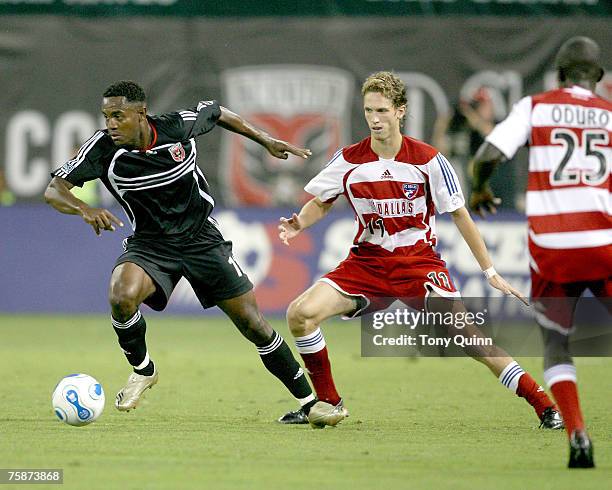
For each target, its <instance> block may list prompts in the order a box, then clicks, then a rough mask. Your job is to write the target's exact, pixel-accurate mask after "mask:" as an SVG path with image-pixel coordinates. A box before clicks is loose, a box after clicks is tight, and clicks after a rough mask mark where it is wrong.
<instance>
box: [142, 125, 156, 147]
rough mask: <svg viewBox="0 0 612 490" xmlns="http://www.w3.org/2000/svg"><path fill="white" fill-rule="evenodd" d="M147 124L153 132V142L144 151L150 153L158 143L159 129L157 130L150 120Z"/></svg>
mask: <svg viewBox="0 0 612 490" xmlns="http://www.w3.org/2000/svg"><path fill="white" fill-rule="evenodd" d="M147 123H148V124H149V127H150V128H151V129H152V130H153V140H152V141H151V143H150V144H149V146H147V147H146V148H145V149H144V150H142V151H149V150H150V149H151V148H153V147H154V146H155V143H157V129H155V125H154V124H153V123H152V122H151V121H149V120H148V119H147Z"/></svg>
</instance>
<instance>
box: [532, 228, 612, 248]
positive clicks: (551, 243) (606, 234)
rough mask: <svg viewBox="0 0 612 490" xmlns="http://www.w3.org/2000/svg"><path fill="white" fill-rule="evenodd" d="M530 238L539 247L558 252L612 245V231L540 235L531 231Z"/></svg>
mask: <svg viewBox="0 0 612 490" xmlns="http://www.w3.org/2000/svg"><path fill="white" fill-rule="evenodd" d="M529 237H530V238H531V239H532V240H533V243H535V244H536V245H537V246H538V247H542V248H552V249H557V250H565V249H568V248H592V247H602V246H604V245H610V244H612V230H591V231H566V232H561V233H540V234H538V235H536V234H535V233H533V231H531V230H529Z"/></svg>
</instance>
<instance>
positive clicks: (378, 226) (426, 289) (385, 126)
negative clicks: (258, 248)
mask: <svg viewBox="0 0 612 490" xmlns="http://www.w3.org/2000/svg"><path fill="white" fill-rule="evenodd" d="M362 95H363V107H364V114H365V119H366V121H367V123H368V126H369V128H370V136H369V137H368V138H366V139H364V140H362V141H361V142H359V143H357V144H354V145H352V146H349V147H346V148H343V149H341V150H340V151H338V152H337V153H336V154H335V155H334V156H333V157H332V159H331V161H330V162H329V163H328V164H327V166H326V167H325V168H324V169H323V170H322V171H321V172H320V173H319V174H318V175H316V176H315V177H314V178H313V179H312V180H311V181H310V182H309V183H308V184H307V185H306V187H305V189H306V191H307V192H309V193H310V194H312V195H313V196H314V197H313V199H312V200H310V201H309V202H308V203H306V205H305V206H304V207H303V208H302V210H301V211H300V212H299V214H293V216H292V217H291V218H290V219H286V218H281V222H280V225H279V231H280V239H281V240H283V241H284V242H285V243H286V244H288V241H289V240H291V239H292V238H294V237H295V236H297V235H298V234H299V233H300V232H301V231H302V230H303V229H305V228H307V227H309V226H311V225H313V224H314V223H316V222H318V221H319V220H320V219H322V218H323V217H324V216H325V215H326V214H327V212H328V211H329V210H330V209H331V207H332V206H333V203H334V202H335V200H336V199H337V198H338V197H339V196H341V195H342V196H344V197H345V198H346V199H347V200H348V202H349V204H350V206H351V207H352V209H353V211H354V213H355V219H356V223H357V232H356V235H355V238H354V241H353V246H352V248H351V250H350V253H349V256H348V257H347V258H346V259H345V260H344V261H343V262H341V263H340V264H339V265H338V267H336V269H334V270H333V271H331V272H329V273H328V274H326V275H325V276H324V277H323V278H321V279H320V280H319V281H317V282H316V283H315V284H314V285H313V286H312V287H311V288H310V289H308V290H307V291H306V292H304V293H303V294H302V295H300V296H299V297H298V298H297V299H296V300H294V301H293V302H292V303H291V305H290V306H289V309H288V311H287V319H288V322H289V328H290V330H291V332H292V334H293V335H294V337H295V342H296V345H297V349H298V352H299V353H300V355H301V356H302V359H303V361H304V364H305V366H306V369H307V370H308V373H309V375H310V378H311V380H312V382H313V384H314V387H315V390H316V392H317V395H318V397H319V399H321V400H324V401H327V402H328V403H329V404H331V405H333V406H334V410H335V411H336V412H337V413H340V414H342V415H344V416H347V415H348V412H347V410H346V408H345V407H344V405H343V402H342V400H341V398H340V396H339V395H338V392H337V391H336V387H335V385H334V381H333V378H332V373H331V367H330V362H329V358H328V353H327V347H326V344H325V340H324V338H323V334H322V332H321V330H320V328H319V325H320V323H321V322H323V321H324V320H326V319H327V318H330V317H333V316H336V315H344V316H345V317H355V316H357V315H360V314H361V313H363V312H364V311H375V310H379V309H384V308H386V307H387V306H389V304H390V303H391V302H393V299H394V298H410V299H409V302H410V303H411V304H410V305H409V306H411V307H414V308H416V309H419V310H421V309H428V310H437V311H440V310H442V311H444V309H446V311H457V308H459V309H463V310H464V306H463V304H462V302H461V301H460V299H459V298H460V294H459V292H458V291H457V289H456V288H455V286H454V285H453V282H452V280H451V278H450V275H449V273H448V270H447V269H446V264H445V262H444V261H443V260H442V259H441V258H440V257H439V255H438V254H437V253H436V251H435V245H436V241H437V239H436V232H435V224H434V219H435V213H436V212H438V213H446V212H448V213H451V215H452V217H453V220H454V222H455V224H456V226H457V228H458V229H459V231H460V233H461V235H462V236H463V238H464V239H465V241H466V242H467V244H468V245H469V247H470V249H471V251H472V253H473V254H474V257H475V258H476V260H477V261H478V263H479V265H480V267H481V268H482V270H483V273H484V274H485V276H486V277H487V279H488V281H489V284H490V285H491V286H493V287H494V288H496V289H499V290H500V291H502V292H503V293H505V294H513V295H515V296H517V297H519V298H522V297H521V294H520V293H519V292H518V291H517V290H515V289H514V288H513V287H512V286H511V285H510V284H508V283H507V282H506V281H505V280H504V279H503V278H502V277H501V276H500V275H499V274H497V273H496V272H495V269H494V268H493V263H492V262H491V259H490V257H489V254H488V252H487V249H486V247H485V244H484V242H483V240H482V238H481V236H480V233H479V232H478V229H477V228H476V226H475V225H474V222H473V221H472V219H471V217H470V215H469V213H468V211H467V210H466V209H465V207H464V198H463V194H462V192H461V189H460V187H459V185H458V183H457V177H456V175H455V172H454V171H453V168H452V167H451V165H450V164H449V163H448V161H447V160H446V159H445V158H444V156H442V155H441V154H440V153H439V152H438V151H437V150H435V149H434V148H432V147H431V146H429V145H427V144H425V143H422V142H420V141H417V140H415V139H412V138H409V137H407V136H403V135H402V133H401V124H402V121H403V118H404V116H405V112H406V88H405V86H404V83H403V82H402V81H401V80H400V79H399V78H398V77H396V76H395V75H394V74H393V73H390V72H380V73H375V74H373V75H371V76H370V77H368V78H367V79H366V81H365V83H364V84H363V87H362ZM445 299H448V300H450V301H447V300H445ZM434 305H435V306H434ZM468 330H469V329H468ZM466 333H467V332H466ZM466 353H468V354H469V355H471V356H472V357H474V358H475V359H477V360H479V361H481V362H482V363H484V364H485V365H486V366H487V367H488V368H489V369H490V370H491V371H492V372H493V373H494V374H495V375H496V376H498V377H499V380H500V381H501V382H502V383H503V384H504V385H505V386H506V387H507V388H509V389H510V390H512V392H514V393H516V394H517V395H519V396H521V397H524V398H525V399H526V400H527V401H528V402H529V403H530V404H531V405H532V406H533V407H534V409H535V411H536V413H537V415H538V417H539V418H540V420H541V422H542V425H543V426H544V427H549V428H558V427H560V426H561V424H562V422H561V420H560V418H559V416H558V412H557V411H556V410H555V407H554V404H553V402H552V401H551V400H550V399H549V398H548V396H547V395H546V394H545V393H544V390H543V389H542V388H541V387H540V386H539V385H538V384H537V383H536V382H535V381H534V380H533V378H532V377H531V376H530V375H529V374H528V373H525V372H524V371H523V369H522V368H521V367H520V366H519V365H518V363H516V362H515V361H514V359H512V358H511V357H510V356H509V355H508V354H507V353H506V352H504V351H503V350H502V349H500V348H499V347H497V346H487V347H479V348H477V349H472V350H471V351H469V352H467V351H466ZM302 420H304V417H303V415H302V414H301V413H300V411H299V410H298V411H296V412H289V413H288V414H286V415H285V416H283V417H281V419H279V421H280V422H284V423H301V421H302Z"/></svg>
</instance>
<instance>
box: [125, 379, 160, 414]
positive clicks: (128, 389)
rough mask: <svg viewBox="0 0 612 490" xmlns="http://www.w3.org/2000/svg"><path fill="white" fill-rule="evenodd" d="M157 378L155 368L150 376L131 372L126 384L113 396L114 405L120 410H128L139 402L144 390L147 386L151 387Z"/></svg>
mask: <svg viewBox="0 0 612 490" xmlns="http://www.w3.org/2000/svg"><path fill="white" fill-rule="evenodd" d="M158 378H159V374H158V372H157V369H155V372H154V373H153V374H152V375H151V376H143V375H142V374H138V373H132V374H130V377H129V378H128V380H127V384H126V385H125V386H124V387H123V388H122V389H121V391H119V393H117V397H116V398H115V407H117V410H120V411H122V412H129V411H130V410H132V409H133V408H136V405H138V403H139V402H140V399H141V398H142V396H143V393H144V391H145V390H146V389H147V388H152V387H153V386H154V385H155V384H156V383H157V380H158Z"/></svg>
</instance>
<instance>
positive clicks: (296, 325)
mask: <svg viewBox="0 0 612 490" xmlns="http://www.w3.org/2000/svg"><path fill="white" fill-rule="evenodd" d="M317 313H318V312H317V308H316V305H314V304H313V303H312V302H310V301H308V300H306V299H305V298H298V299H296V300H294V301H292V302H291V304H290V305H289V308H287V323H288V324H289V329H290V330H291V333H292V334H293V335H294V336H298V337H299V336H303V335H307V334H308V333H310V332H311V331H312V330H314V329H316V327H317V325H318V323H319V322H318V318H317Z"/></svg>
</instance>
